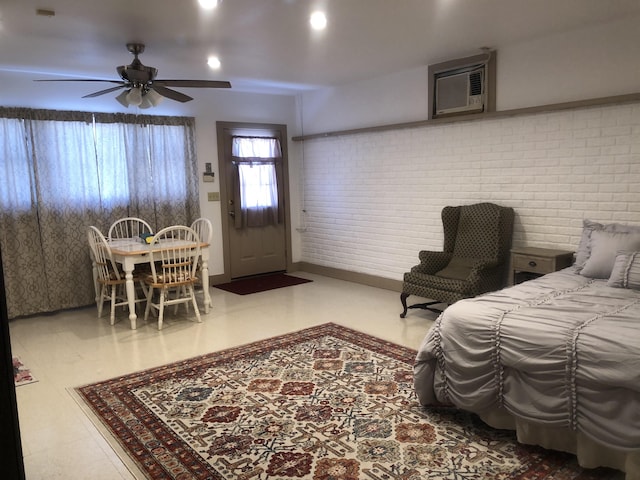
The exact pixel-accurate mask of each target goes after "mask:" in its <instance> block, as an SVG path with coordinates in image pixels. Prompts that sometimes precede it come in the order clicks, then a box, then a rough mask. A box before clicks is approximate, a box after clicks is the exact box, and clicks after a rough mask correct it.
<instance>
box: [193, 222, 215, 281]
mask: <svg viewBox="0 0 640 480" xmlns="http://www.w3.org/2000/svg"><path fill="white" fill-rule="evenodd" d="M191 228H193V229H194V230H195V231H196V233H197V234H198V237H200V241H201V242H203V243H208V244H209V245H211V239H212V237H213V225H212V224H211V220H209V219H208V218H204V217H200V218H197V219H195V220H194V221H193V223H192V224H191ZM205 248H209V247H205ZM196 277H197V278H196V284H197V285H202V258H199V259H198V267H197V269H196Z"/></svg>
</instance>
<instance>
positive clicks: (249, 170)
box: [231, 136, 282, 228]
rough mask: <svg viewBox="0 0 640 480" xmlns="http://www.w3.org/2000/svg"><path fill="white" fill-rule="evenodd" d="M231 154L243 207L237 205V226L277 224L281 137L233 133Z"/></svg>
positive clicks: (237, 199) (237, 197)
mask: <svg viewBox="0 0 640 480" xmlns="http://www.w3.org/2000/svg"><path fill="white" fill-rule="evenodd" d="M231 154H232V156H233V157H234V163H235V164H236V166H237V172H238V192H237V193H238V194H237V195H236V199H235V201H236V203H237V204H239V205H240V209H236V219H235V226H236V228H243V227H262V226H265V225H276V224H277V223H278V222H279V202H278V182H277V168H276V167H277V163H278V162H280V161H281V159H282V151H281V149H280V141H279V140H278V139H277V138H270V137H241V136H237V137H233V143H232V151H231ZM238 202H239V203H238ZM238 213H239V214H238Z"/></svg>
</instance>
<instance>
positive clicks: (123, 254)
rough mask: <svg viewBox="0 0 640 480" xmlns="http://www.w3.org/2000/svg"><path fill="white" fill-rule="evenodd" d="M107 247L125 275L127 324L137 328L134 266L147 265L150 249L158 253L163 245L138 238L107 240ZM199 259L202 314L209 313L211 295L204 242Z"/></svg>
mask: <svg viewBox="0 0 640 480" xmlns="http://www.w3.org/2000/svg"><path fill="white" fill-rule="evenodd" d="M109 246H110V247H111V253H112V255H113V259H114V261H115V262H116V263H119V264H121V265H122V270H123V271H124V274H125V280H126V282H125V285H126V290H127V304H128V306H129V322H130V324H131V329H132V330H135V329H136V328H137V318H138V316H137V315H136V288H135V282H134V280H133V271H134V270H135V267H136V265H139V264H144V263H149V258H150V254H151V249H152V248H153V252H154V253H156V252H160V251H162V249H163V244H162V243H160V244H155V245H153V246H152V245H149V244H147V243H146V242H144V243H143V241H141V239H140V238H117V239H113V240H109ZM164 248H166V249H169V248H172V246H171V245H170V244H168V245H167V244H165V245H164ZM200 259H201V262H202V263H201V265H202V267H201V268H202V290H203V293H204V312H205V313H209V307H211V295H210V294H209V244H208V243H205V242H201V243H200Z"/></svg>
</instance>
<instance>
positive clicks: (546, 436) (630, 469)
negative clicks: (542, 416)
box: [479, 410, 640, 480]
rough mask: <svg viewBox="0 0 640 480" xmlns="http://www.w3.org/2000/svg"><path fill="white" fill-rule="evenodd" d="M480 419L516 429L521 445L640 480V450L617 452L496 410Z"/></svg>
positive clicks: (569, 432) (591, 441)
mask: <svg viewBox="0 0 640 480" xmlns="http://www.w3.org/2000/svg"><path fill="white" fill-rule="evenodd" d="M479 416H480V418H481V419H482V421H484V422H485V423H486V424H487V425H489V426H491V427H493V428H497V429H502V430H515V432H516V435H517V438H518V441H519V442H520V443H524V444H527V445H538V446H540V447H543V448H547V449H549V450H558V451H562V452H568V453H573V454H575V455H576V457H577V459H578V463H579V464H580V466H582V467H584V468H597V467H610V468H615V469H616V470H620V471H623V472H625V480H640V450H631V451H622V450H614V449H612V448H610V447H606V446H604V445H601V444H599V443H596V442H594V441H593V440H591V439H590V438H588V437H586V436H585V435H583V434H581V433H580V432H573V431H570V430H568V429H563V428H552V427H545V426H543V425H540V424H535V423H530V422H526V421H524V420H522V419H519V418H516V417H514V416H512V415H510V414H509V413H508V412H507V411H506V410H493V411H491V412H488V413H484V414H482V415H479Z"/></svg>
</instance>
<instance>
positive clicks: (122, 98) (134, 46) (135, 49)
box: [35, 43, 231, 108]
mask: <svg viewBox="0 0 640 480" xmlns="http://www.w3.org/2000/svg"><path fill="white" fill-rule="evenodd" d="M127 50H129V52H131V53H132V54H133V56H134V58H133V62H131V64H130V65H120V66H119V67H117V69H116V70H117V71H118V75H120V78H122V80H99V79H84V78H70V79H55V80H35V81H36V82H108V83H117V84H118V85H117V86H115V87H110V88H105V89H104V90H99V91H97V92H94V93H90V94H89V95H84V96H83V97H82V98H92V97H99V96H100V95H104V94H107V93H111V92H115V91H117V90H120V89H125V91H123V92H122V93H121V94H120V95H118V96H117V97H116V100H118V101H119V102H120V103H121V104H122V105H124V106H125V107H128V106H129V105H134V106H139V107H140V108H149V107H152V106H155V105H157V104H158V103H159V102H160V101H161V100H162V97H166V98H170V99H171V100H176V101H178V102H183V103H184V102H188V101H190V100H193V98H192V97H190V96H189V95H185V94H184V93H181V92H178V91H176V90H172V89H171V88H167V87H188V88H231V83H229V82H225V81H218V80H160V79H156V75H157V74H158V70H157V69H156V68H154V67H148V66H146V65H143V64H142V62H141V61H140V59H139V58H138V55H139V54H141V53H142V52H144V44H143V43H127Z"/></svg>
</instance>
